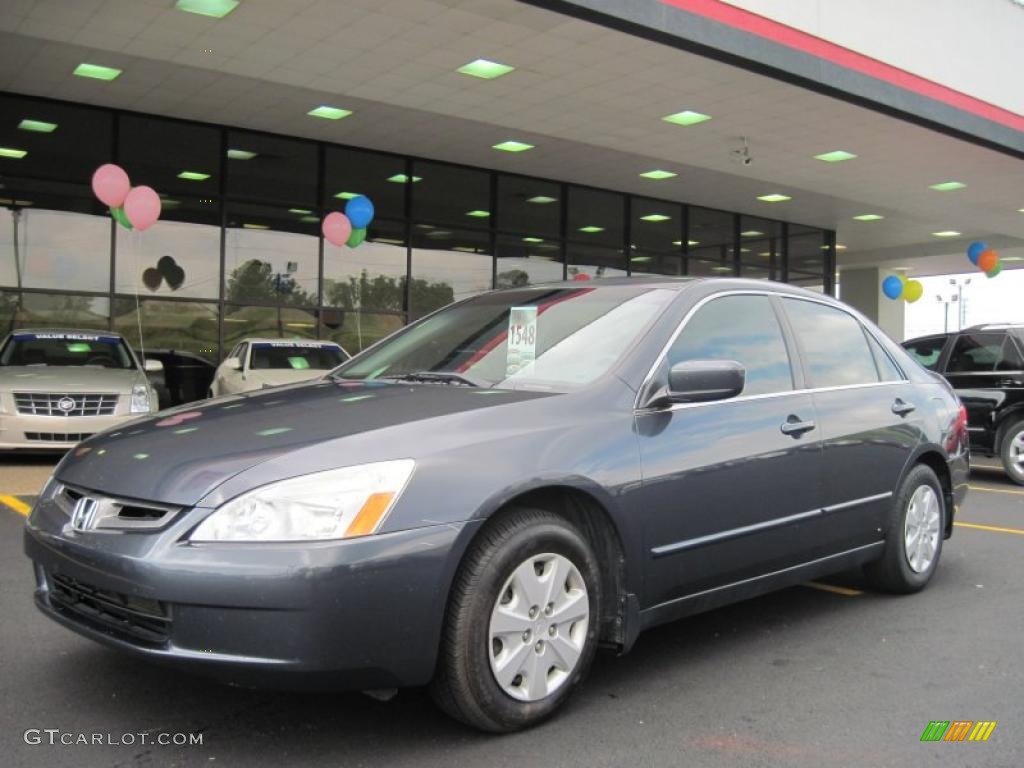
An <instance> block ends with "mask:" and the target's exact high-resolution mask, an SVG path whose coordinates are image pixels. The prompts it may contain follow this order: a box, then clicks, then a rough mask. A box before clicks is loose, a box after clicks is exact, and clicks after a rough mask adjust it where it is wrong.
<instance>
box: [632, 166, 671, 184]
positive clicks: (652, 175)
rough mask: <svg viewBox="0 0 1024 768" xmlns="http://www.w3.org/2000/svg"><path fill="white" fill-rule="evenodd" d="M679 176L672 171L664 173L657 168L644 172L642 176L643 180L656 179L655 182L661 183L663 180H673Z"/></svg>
mask: <svg viewBox="0 0 1024 768" xmlns="http://www.w3.org/2000/svg"><path fill="white" fill-rule="evenodd" d="M678 175H679V174H677V173H672V171H663V170H661V169H659V168H655V169H654V170H653V171H644V172H643V173H641V174H640V176H641V177H642V178H645V179H654V180H655V181H660V180H661V179H672V178H675V177H676V176H678Z"/></svg>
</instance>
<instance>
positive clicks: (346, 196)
mask: <svg viewBox="0 0 1024 768" xmlns="http://www.w3.org/2000/svg"><path fill="white" fill-rule="evenodd" d="M388 181H391V179H388ZM335 197H336V198H338V199H339V200H351V199H352V198H354V197H359V193H358V192H339V193H338V194H336V195H335Z"/></svg>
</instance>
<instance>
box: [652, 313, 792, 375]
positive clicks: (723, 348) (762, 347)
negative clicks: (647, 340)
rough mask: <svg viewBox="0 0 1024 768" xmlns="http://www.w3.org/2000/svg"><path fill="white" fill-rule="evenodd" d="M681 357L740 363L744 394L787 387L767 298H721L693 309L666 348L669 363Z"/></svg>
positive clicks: (784, 357) (784, 355)
mask: <svg viewBox="0 0 1024 768" xmlns="http://www.w3.org/2000/svg"><path fill="white" fill-rule="evenodd" d="M686 360H735V361H736V362H738V363H741V364H742V365H743V367H744V368H745V369H746V381H745V383H744V385H743V392H742V394H744V395H761V394H767V393H771V392H785V391H787V390H791V389H792V388H793V373H792V369H791V367H790V361H789V353H788V352H787V351H786V342H785V341H784V340H783V336H782V330H781V329H780V328H779V321H778V320H777V319H776V317H775V311H774V310H773V309H772V306H771V301H770V300H769V298H768V297H767V296H723V297H722V298H718V299H714V300H713V301H710V302H708V303H707V304H705V305H704V306H703V307H701V308H700V309H698V310H697V312H696V313H695V314H694V315H693V317H692V318H690V320H689V322H688V323H687V324H686V326H685V327H684V328H683V330H682V332H681V333H680V334H679V336H677V337H676V340H675V341H674V342H673V343H672V346H671V347H670V348H669V351H668V365H669V367H671V366H673V365H675V364H676V363H681V362H684V361H686Z"/></svg>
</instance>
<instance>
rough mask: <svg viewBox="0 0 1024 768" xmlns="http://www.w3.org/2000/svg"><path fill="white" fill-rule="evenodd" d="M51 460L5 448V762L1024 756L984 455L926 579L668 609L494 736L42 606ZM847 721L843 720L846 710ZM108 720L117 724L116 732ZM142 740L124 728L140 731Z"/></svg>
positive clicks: (1021, 679) (1016, 761) (1, 546)
mask: <svg viewBox="0 0 1024 768" xmlns="http://www.w3.org/2000/svg"><path fill="white" fill-rule="evenodd" d="M52 463H53V462H52V461H49V462H48V461H41V460H39V459H18V460H16V461H15V462H13V463H12V462H7V463H6V464H5V465H4V466H3V467H2V468H0V478H2V479H3V482H4V483H5V484H6V485H4V486H3V487H0V492H2V493H3V494H8V495H7V496H0V502H3V503H4V504H5V505H6V507H7V508H6V509H0V574H2V582H0V584H2V586H0V590H2V595H3V603H2V604H3V609H4V617H3V621H2V622H0V643H2V653H0V670H2V673H0V680H2V681H3V682H2V684H0V733H3V735H4V744H5V751H6V752H7V757H6V758H5V760H4V763H5V764H6V765H14V766H17V765H28V764H30V763H31V764H36V765H38V764H41V763H45V764H47V765H49V766H55V767H56V766H76V767H78V766H100V765H102V766H111V765H114V766H148V765H160V766H163V765H168V766H169V765H182V766H186V765H187V766H192V765H196V766H198V765H207V766H209V765H220V766H225V765H227V766H235V765H238V766H247V767H248V766H253V767H256V768H258V767H259V766H268V767H271V766H272V767H273V768H277V767H278V766H281V765H301V766H305V765H311V766H312V765H324V766H328V765H330V766H345V767H347V766H378V765H380V766H388V768H401V767H402V766H409V768H429V767H430V766H439V767H440V766H443V767H444V768H449V767H450V766H452V765H463V766H471V765H472V766H476V765H479V766H488V768H498V767H500V766H514V768H533V766H544V767H545V768H552V766H562V765H567V766H586V768H595V767H596V766H635V765H644V766H651V767H654V766H672V767H673V768H677V767H678V766H737V765H743V766H774V765H794V766H814V767H815V768H816V767H817V766H843V767H844V768H846V767H847V766H905V765H923V764H925V763H926V762H927V764H929V765H943V766H945V765H957V766H959V765H962V766H975V765H984V766H988V767H990V768H996V767H998V766H1007V768H1009V767H1010V766H1014V767H1016V766H1019V765H1021V764H1022V759H1024V758H1022V755H1024V737H1022V735H1021V731H1020V728H1021V723H1022V722H1024V698H1022V696H1021V691H1022V690H1024V644H1022V642H1021V638H1022V637H1024V611H1022V610H1021V587H1020V582H1021V576H1022V565H1021V564H1022V563H1024V488H1020V487H1017V486H1014V485H1012V484H1010V483H1009V482H1008V481H1007V480H1006V479H1005V477H1004V476H1003V475H1002V473H1001V472H1000V471H994V470H992V469H984V468H979V469H976V470H975V471H974V473H973V475H972V479H971V493H970V494H969V497H968V500H967V502H966V505H965V507H964V509H963V510H962V511H961V515H960V523H959V524H958V528H957V529H956V531H955V535H954V536H953V538H952V539H951V540H950V541H948V542H946V547H945V549H944V550H943V556H942V563H941V566H940V568H939V571H938V573H937V574H936V577H935V580H934V581H933V582H932V584H931V585H930V587H929V588H928V589H927V590H925V591H924V592H923V593H921V594H920V595H917V596H912V597H891V596H884V595H878V594H874V593H872V592H869V591H864V587H863V584H862V583H861V582H860V580H859V577H858V576H856V575H843V576H837V577H835V578H831V579H828V580H826V581H827V583H815V584H808V585H805V586H802V587H796V588H793V589H789V590H786V591H784V592H780V593H777V594H774V595H770V596H767V597H762V598H759V599H755V600H751V601H748V602H746V603H741V604H738V605H734V606H731V607H728V608H724V609H721V610H717V611H714V612H711V613H708V614H704V615H701V616H697V617H693V618H690V619H687V620H684V621H680V622H677V623H675V624H671V625H669V626H665V627H661V628H659V629H656V630H654V631H652V632H649V633H647V634H645V635H642V636H641V638H640V640H639V642H638V643H637V645H636V647H635V649H634V650H633V652H632V653H630V654H629V655H627V656H625V657H622V658H616V657H614V656H611V655H605V656H601V657H599V658H598V661H597V663H596V664H595V666H594V669H593V671H592V672H591V675H590V677H589V679H588V680H587V682H586V683H585V684H584V686H583V688H582V689H581V690H580V691H579V692H578V694H577V696H576V698H575V700H574V701H573V702H572V704H571V705H570V706H569V707H568V708H567V709H566V710H565V711H564V713H563V714H562V715H561V716H559V717H557V718H556V719H555V720H553V721H551V722H549V723H547V724H546V725H544V726H542V727H540V728H537V729H535V730H533V731H530V732H527V733H522V734H516V735H512V736H506V737H501V738H495V737H488V736H483V735H481V734H478V733H475V732H473V731H470V730H467V729H465V728H463V727H461V726H459V725H457V724H455V723H454V722H451V721H449V720H447V719H446V718H445V717H444V716H442V715H441V714H439V713H438V712H437V711H436V710H435V709H434V708H433V707H432V705H431V703H430V701H429V699H428V697H427V696H426V695H425V694H424V693H423V692H422V691H403V692H401V693H399V695H398V696H397V697H396V698H395V699H393V700H391V701H390V702H381V701H376V700H373V699H371V698H369V697H367V696H364V695H362V694H358V693H350V694H339V695H334V696H331V695H316V696H314V695H296V694H281V693H273V692H256V691H247V690H241V689H237V688H229V687H225V686H222V685H219V684H217V683H213V682H208V681H206V680H202V679H198V678H193V677H189V676H187V675H183V674H180V673H178V672H174V671H170V670H166V669H163V668H160V667H156V666H152V665H149V664H145V663H142V662H140V661H136V660H134V659H131V658H128V657H126V656H123V655H121V654H119V653H117V652H114V651H111V650H107V649H105V648H102V647H100V646H98V645H95V644H93V643H92V642H90V641H88V640H85V639H83V638H80V637H78V636H77V635H75V634H73V633H71V632H69V631H67V630H65V629H63V628H61V627H59V626H57V625H55V624H53V623H52V622H50V621H49V620H47V619H45V618H44V617H43V616H42V615H40V614H39V613H38V612H37V611H36V609H35V608H34V607H33V605H32V600H31V593H32V587H33V579H32V573H31V569H30V567H29V563H28V561H27V560H25V558H24V557H23V555H22V554H21V541H20V538H21V537H20V528H21V526H22V524H23V517H22V516H21V515H22V514H24V513H25V512H27V506H26V504H25V503H26V502H28V503H30V502H31V492H32V490H33V489H34V488H36V487H38V486H39V485H40V484H41V482H42V481H43V480H44V479H45V476H46V475H47V473H48V472H49V469H50V467H52ZM932 720H950V721H952V720H975V721H977V720H994V721H996V722H997V723H998V726H997V727H996V728H995V730H994V731H993V732H992V735H991V738H990V739H989V741H988V742H987V743H976V742H963V743H952V742H938V743H921V741H920V738H921V735H922V732H923V731H924V730H925V728H926V726H927V725H928V723H929V721H932ZM837 724H838V725H837ZM28 729H39V730H40V731H42V730H43V729H59V731H60V732H61V733H69V734H75V735H76V736H77V734H79V733H86V734H93V733H100V734H104V739H108V738H113V739H122V734H126V733H127V734H142V733H146V734H157V733H161V732H163V733H171V734H173V733H178V732H183V733H189V734H193V733H201V734H202V737H203V743H202V745H201V746H157V745H153V746H145V745H141V744H140V743H139V742H140V741H141V739H140V737H138V736H135V737H134V739H133V740H134V741H135V742H136V743H135V744H133V745H129V746H126V745H123V744H117V745H109V744H102V745H101V744H96V745H88V746H86V745H81V744H79V745H64V746H62V745H55V746H50V745H48V743H47V742H46V740H45V739H46V738H47V737H46V735H45V733H43V735H42V736H41V737H40V739H41V740H42V741H43V743H42V744H31V743H26V742H27V741H32V740H33V739H34V736H33V734H34V733H35V731H33V732H32V733H30V735H29V738H28V739H26V737H25V735H24V734H25V731H26V730H28ZM106 734H112V736H111V737H107V736H106ZM124 740H125V741H127V739H124Z"/></svg>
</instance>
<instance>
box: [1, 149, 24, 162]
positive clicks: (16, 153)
mask: <svg viewBox="0 0 1024 768" xmlns="http://www.w3.org/2000/svg"><path fill="white" fill-rule="evenodd" d="M27 154H28V150H26V149H11V148H10V147H0V157H10V158H12V159H14V160H21V158H23V157H24V156H25V155H27Z"/></svg>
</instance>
